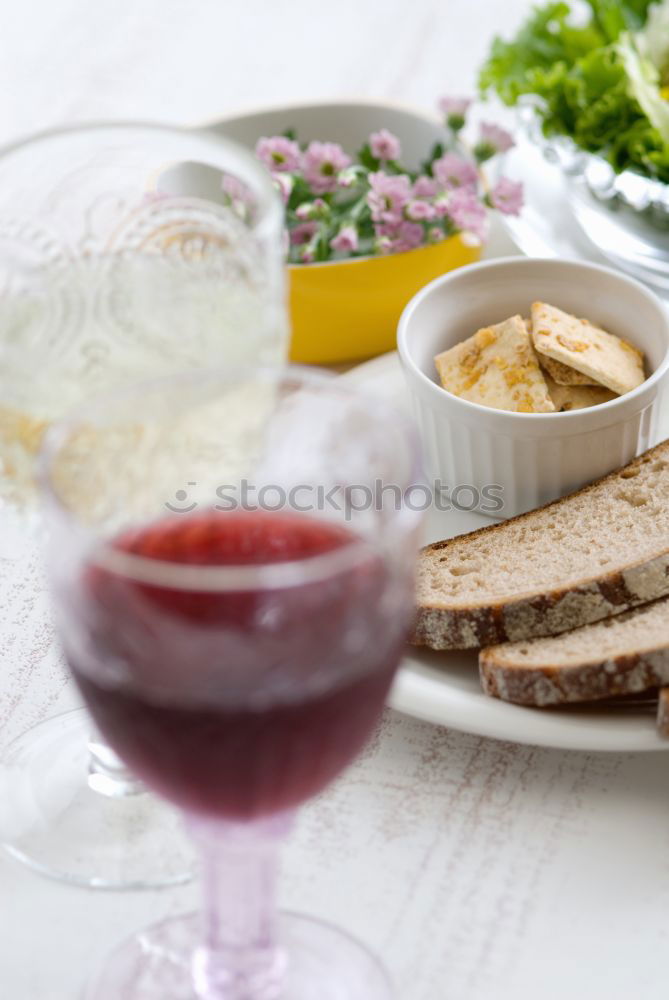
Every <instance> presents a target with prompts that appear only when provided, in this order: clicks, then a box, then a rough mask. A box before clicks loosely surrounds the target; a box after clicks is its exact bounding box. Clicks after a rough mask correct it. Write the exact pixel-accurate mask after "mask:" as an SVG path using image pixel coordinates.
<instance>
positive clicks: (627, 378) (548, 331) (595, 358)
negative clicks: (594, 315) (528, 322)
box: [532, 302, 645, 395]
mask: <svg viewBox="0 0 669 1000" xmlns="http://www.w3.org/2000/svg"><path fill="white" fill-rule="evenodd" d="M532 340H533V343H534V346H535V348H536V350H537V351H538V353H539V354H543V355H545V356H546V357H548V358H553V360H554V361H561V362H562V364H565V365H567V366H568V367H570V368H575V369H576V371H578V372H581V374H582V375H587V376H588V377H589V378H591V379H594V381H595V382H597V383H599V384H600V385H603V386H606V387H607V388H608V389H611V390H612V391H613V392H615V393H618V395H622V394H623V393H625V392H630V391H631V390H632V389H636V387H637V386H638V385H641V383H642V382H643V381H644V378H645V374H644V364H643V354H642V353H641V352H640V351H638V350H637V349H636V347H633V346H632V344H628V343H627V341H625V340H622V339H621V338H620V337H616V336H615V335H614V334H612V333H607V332H606V330H600V329H599V327H596V326H593V325H592V323H590V322H589V321H588V320H586V319H577V318H576V317H575V316H570V315H569V314H568V313H565V312H562V310H561V309H556V308H555V306H551V305H548V304H547V303H545V302H534V303H533V304H532Z"/></svg>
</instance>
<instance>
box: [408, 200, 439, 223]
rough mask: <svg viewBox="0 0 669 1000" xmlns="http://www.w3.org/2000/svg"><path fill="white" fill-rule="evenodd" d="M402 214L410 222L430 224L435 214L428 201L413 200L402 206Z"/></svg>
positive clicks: (432, 206)
mask: <svg viewBox="0 0 669 1000" xmlns="http://www.w3.org/2000/svg"><path fill="white" fill-rule="evenodd" d="M404 214H405V215H406V217H407V219H409V220H410V221H411V222H431V221H432V219H434V217H435V215H436V213H435V210H434V205H430V203H429V201H421V200H420V199H418V198H414V199H413V200H412V201H409V202H407V204H406V205H405V206H404Z"/></svg>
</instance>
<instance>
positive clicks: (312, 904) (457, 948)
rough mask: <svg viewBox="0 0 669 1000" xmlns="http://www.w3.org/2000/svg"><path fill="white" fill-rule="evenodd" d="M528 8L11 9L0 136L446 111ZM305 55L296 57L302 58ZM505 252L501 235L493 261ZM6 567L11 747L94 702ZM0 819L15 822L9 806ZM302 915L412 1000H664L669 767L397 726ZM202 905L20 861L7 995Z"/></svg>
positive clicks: (352, 780)
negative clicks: (85, 881)
mask: <svg viewBox="0 0 669 1000" xmlns="http://www.w3.org/2000/svg"><path fill="white" fill-rule="evenodd" d="M528 7H529V4H528V3H527V2H526V0H506V2H505V3H500V2H499V0H412V2H411V3H406V2H403V0H338V2H336V3H330V4H317V3H315V2H313V0H283V2H282V3H277V2H272V0H245V2H244V3H231V2H229V0H228V2H226V0H197V2H190V0H160V2H159V0H133V2H129V0H125V2H121V3H119V2H118V0H95V2H94V3H91V2H90V0H58V2H53V0H24V2H23V3H18V2H16V0H14V2H8V3H7V4H5V5H3V13H2V28H1V30H0V142H5V141H9V140H11V139H14V138H17V137H18V136H20V135H24V134H26V133H28V132H30V131H34V130H35V129H38V128H42V127H46V126H51V125H56V124H60V123H63V122H68V121H69V122H72V121H83V120H90V119H93V118H110V117H115V118H120V117H127V118H144V119H157V120H163V121H177V122H187V123H191V122H201V121H204V120H206V119H209V118H215V117H216V116H218V115H222V114H224V113H229V112H231V111H233V110H235V109H237V108H240V107H249V106H250V107H253V106H259V105H262V104H263V103H267V102H273V103H276V102H280V101H284V100H285V101H289V100H296V101H297V100H300V99H303V98H305V97H306V96H308V97H310V98H316V97H323V98H325V97H334V96H343V95H352V96H374V97H388V98H392V99H395V100H398V99H399V100H403V101H407V102H413V103H418V104H421V105H423V106H425V107H429V106H431V104H432V102H433V100H434V98H435V96H436V95H438V94H439V93H443V92H466V91H468V90H470V89H471V88H472V85H473V79H474V67H475V66H476V64H477V63H478V62H479V61H480V59H481V58H482V56H483V54H484V52H485V50H486V47H487V44H488V39H489V37H490V35H491V34H492V33H493V32H494V31H498V30H511V29H512V28H513V26H514V24H515V23H516V22H517V21H518V19H519V17H520V16H521V15H522V14H523V13H524V12H525V11H526V10H527V8H528ZM291 47H292V49H291ZM504 250H508V244H506V243H505V242H504V240H503V238H500V237H499V235H498V236H497V237H496V239H495V241H494V242H493V245H492V247H491V252H492V253H495V252H501V251H504ZM2 546H3V547H2V550H0V668H1V669H0V725H1V728H0V741H1V742H2V743H3V744H4V743H6V742H7V741H9V740H10V739H12V738H13V737H14V736H16V735H18V734H19V733H20V732H22V731H23V730H24V729H25V728H26V726H28V725H30V724H31V723H34V722H36V721H38V720H40V719H42V718H46V717H47V716H50V715H52V714H54V713H55V712H57V711H60V710H64V709H66V708H69V707H70V706H71V705H73V704H74V703H75V695H74V693H73V690H72V685H71V683H70V681H69V680H68V678H67V675H66V673H65V671H64V669H63V665H62V662H61V659H60V656H59V653H58V650H57V647H56V645H55V644H54V640H53V635H52V632H51V629H50V627H49V625H48V601H47V598H46V595H45V594H44V593H43V592H42V591H41V589H40V587H39V585H38V582H39V573H38V571H37V568H36V566H35V564H34V561H31V560H26V559H25V557H24V556H21V557H20V558H18V559H17V558H16V551H17V550H16V549H14V552H12V549H13V546H14V542H12V540H11V538H10V539H8V538H7V537H5V539H4V541H3V543H2ZM0 808H1V804H0ZM281 894H282V901H283V903H284V904H285V905H286V906H288V907H290V908H294V909H303V910H305V911H309V912H312V913H315V914H319V915H321V916H323V917H325V918H328V919H331V920H333V921H336V922H338V923H340V924H342V925H343V926H345V927H347V928H348V929H349V930H350V931H352V932H353V933H355V934H357V935H359V936H360V937H362V938H363V939H364V940H365V941H366V942H367V943H368V944H369V945H370V946H372V947H373V948H375V949H377V950H378V952H379V953H380V954H381V955H382V956H383V958H384V960H385V961H386V963H387V965H388V966H389V968H390V970H391V972H392V975H393V976H394V979H395V981H396V984H397V988H398V996H399V997H400V998H401V1000H558V998H560V1000H562V998H564V997H565V996H569V997H574V998H576V1000H580V998H585V997H588V998H593V1000H599V998H602V1000H604V998H606V1000H628V998H629V997H632V996H633V997H635V998H642V1000H646V998H647V1000H655V998H657V1000H660V998H664V997H665V996H666V994H667V979H666V976H667V974H666V959H665V956H666V948H667V943H668V938H669V758H665V756H664V755H663V754H656V755H616V754H609V755H596V754H578V753H562V752H556V751H547V750H538V749H533V748H531V747H523V746H515V745H512V744H502V743H498V742H494V741H489V740H485V739H481V738H478V737H472V736H466V735H462V734H460V733H456V732H452V731H448V730H444V729H439V728H436V727H432V726H429V725H426V724H423V723H419V722H416V721H413V720H411V719H409V718H405V717H402V716H400V715H397V714H394V713H388V714H387V715H386V717H385V719H384V722H383V725H382V726H381V728H380V730H379V732H378V733H377V734H376V736H375V738H374V740H373V741H372V743H371V745H370V747H369V748H368V750H367V752H366V753H365V755H364V756H363V757H362V759H361V760H359V761H358V763H357V764H355V766H354V767H353V768H352V769H351V770H350V771H349V772H348V773H347V774H346V775H345V776H344V777H343V778H342V779H341V780H340V781H339V782H338V783H337V784H336V785H335V787H334V788H332V789H331V790H330V791H329V792H328V793H327V794H325V795H324V796H323V797H321V798H320V799H319V800H317V801H315V802H313V803H311V804H310V805H309V806H308V807H307V808H306V809H305V810H304V812H303V815H302V817H301V820H300V822H299V827H298V830H297V835H296V836H295V837H294V839H293V841H292V843H291V845H290V847H289V848H288V850H287V852H286V856H285V863H284V872H283V881H282V893H281ZM195 899H196V892H195V888H194V887H192V886H191V887H187V888H184V889H175V890H168V891H162V892H154V893H151V892H145V893H123V894H119V893H100V892H97V893H96V892H87V891H84V890H77V889H68V888H65V887H64V886H62V885H60V884H57V883H53V882H50V881H48V880H46V879H42V878H40V877H38V876H36V875H34V874H31V873H30V872H29V871H27V870H24V869H23V868H21V867H20V866H18V865H17V864H15V863H14V862H12V861H10V860H9V859H8V858H6V857H4V856H0V997H1V998H2V1000H5V998H7V1000H70V998H74V997H76V996H77V995H78V989H79V986H80V984H81V983H82V981H83V979H84V978H85V976H86V974H87V973H88V971H89V970H91V969H93V968H94V967H95V966H96V965H97V964H98V962H99V961H100V960H101V958H102V956H103V955H104V954H105V953H106V952H107V950H108V949H109V947H110V945H112V944H113V943H115V942H116V941H117V940H118V939H120V938H121V937H123V936H125V934H126V933H128V932H129V931H131V930H133V929H135V928H137V927H140V926H141V925H143V924H145V923H147V922H150V921H154V920H156V919H160V918H161V917H162V916H164V915H166V914H169V913H173V912H178V911H180V910H182V909H184V908H186V907H188V906H191V905H193V904H194V902H195Z"/></svg>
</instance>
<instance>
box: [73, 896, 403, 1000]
mask: <svg viewBox="0 0 669 1000" xmlns="http://www.w3.org/2000/svg"><path fill="white" fill-rule="evenodd" d="M199 931H200V918H199V916H198V915H197V914H185V915H183V916H180V917H172V918H170V919H168V920H164V921H163V922H162V923H159V924H154V925H153V926H152V927H149V928H147V929H146V930H145V931H140V933H139V934H136V935H134V936H133V937H130V938H127V939H126V940H125V941H124V942H123V943H122V944H121V945H119V946H118V948H116V949H115V951H113V952H112V953H111V955H110V956H109V957H108V959H107V962H106V964H105V966H104V968H103V970H102V972H101V973H99V974H98V975H97V976H96V977H94V978H93V981H92V982H91V983H90V984H89V987H88V989H87V990H86V991H85V993H84V1000H119V997H123V1000H202V997H203V996H204V995H205V994H201V996H200V997H198V995H197V994H196V993H195V992H194V988H193V985H192V979H191V956H192V953H193V951H194V949H195V947H196V946H197V944H198V943H199V940H200V937H199ZM279 944H280V947H281V949H282V950H283V952H284V955H285V960H286V973H285V978H284V979H283V980H282V982H281V985H280V986H278V987H276V986H275V987H274V989H269V990H268V991H266V992H255V991H253V990H247V989H244V988H241V989H240V990H239V991H236V990H232V991H231V992H230V994H229V996H228V994H227V993H225V994H223V993H221V997H223V996H225V998H226V1000H392V998H393V996H394V991H393V989H392V986H391V985H390V981H389V979H388V977H387V975H386V973H385V971H384V969H383V967H382V966H381V965H380V963H379V962H378V960H377V959H376V958H374V956H373V955H371V954H370V953H369V952H368V951H367V950H366V949H365V948H364V947H363V945H362V944H360V943H359V942H358V941H356V940H355V939H354V938H352V937H350V936H349V935H348V934H347V933H346V932H345V931H342V930H340V929H339V928H337V927H333V926H332V925H331V924H327V923H324V922H323V921H320V920H316V919H314V918H312V917H306V916H302V915H300V914H297V913H281V914H280V919H279Z"/></svg>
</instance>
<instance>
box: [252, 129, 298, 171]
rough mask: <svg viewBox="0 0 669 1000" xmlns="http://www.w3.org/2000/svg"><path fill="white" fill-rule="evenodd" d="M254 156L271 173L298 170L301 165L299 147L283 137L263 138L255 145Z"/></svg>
mask: <svg viewBox="0 0 669 1000" xmlns="http://www.w3.org/2000/svg"><path fill="white" fill-rule="evenodd" d="M256 156H257V157H259V158H260V159H261V160H262V162H263V163H264V164H265V165H266V166H267V167H269V169H270V170H271V171H272V173H280V172H283V171H286V172H291V171H294V170H299V169H300V167H301V165H302V153H301V151H300V147H299V146H298V144H297V143H296V142H293V140H292V139H287V138H286V137H285V135H275V136H272V138H271V139H267V138H266V137H264V136H263V138H262V139H259V140H258V142H257V144H256Z"/></svg>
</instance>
